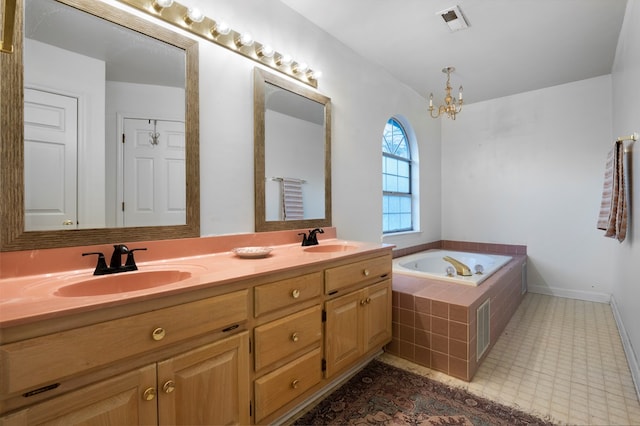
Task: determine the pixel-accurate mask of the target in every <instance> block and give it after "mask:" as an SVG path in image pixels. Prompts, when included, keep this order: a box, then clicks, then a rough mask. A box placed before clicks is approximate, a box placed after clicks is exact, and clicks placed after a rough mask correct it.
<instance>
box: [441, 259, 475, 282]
mask: <svg viewBox="0 0 640 426" xmlns="http://www.w3.org/2000/svg"><path fill="white" fill-rule="evenodd" d="M442 259H444V260H446V261H447V262H449V263H451V264H452V265H453V267H454V268H456V273H457V274H458V275H462V276H464V277H468V276H471V275H473V274H472V273H471V269H469V267H468V266H467V265H465V264H464V263H462V262H460V261H458V260H455V259H454V258H453V257H450V256H445V257H443V258H442Z"/></svg>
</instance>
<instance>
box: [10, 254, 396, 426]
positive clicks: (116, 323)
mask: <svg viewBox="0 0 640 426" xmlns="http://www.w3.org/2000/svg"><path fill="white" fill-rule="evenodd" d="M390 276H391V255H390V253H389V252H388V251H385V254H384V255H381V253H380V251H377V252H376V253H375V254H364V253H362V254H358V255H356V256H348V257H344V258H337V259H334V258H328V259H326V260H319V261H314V262H311V263H310V264H309V265H308V266H301V267H298V268H293V269H292V268H283V270H282V271H275V272H273V274H265V275H263V276H258V277H254V278H251V279H248V278H247V279H238V280H236V281H234V282H230V283H229V287H228V288H229V289H232V290H228V292H226V293H225V290H220V287H218V288H217V289H215V290H211V291H209V290H202V289H200V290H195V291H194V292H193V293H192V294H184V295H182V294H180V295H175V297H176V299H175V300H174V299H173V298H172V299H170V300H169V299H164V300H162V301H160V302H158V303H157V304H156V303H152V302H151V303H149V304H147V302H148V301H144V302H141V303H140V304H139V305H136V306H134V307H124V309H125V311H123V312H121V311H120V310H117V311H112V312H110V313H109V314H108V315H106V314H105V315H102V314H100V315H91V314H87V315H85V314H79V315H78V316H75V317H74V318H73V321H71V322H69V323H68V322H67V321H68V319H67V318H63V320H62V321H60V322H58V323H56V325H55V327H54V328H51V327H49V328H47V329H46V330H47V331H46V332H45V331H44V330H40V332H38V331H37V327H38V326H39V325H40V324H38V323H36V324H33V327H32V328H31V329H30V330H28V331H26V332H24V333H25V334H21V333H23V330H21V329H18V331H17V332H16V331H15V330H14V336H16V337H14V338H13V339H11V340H8V341H6V342H7V343H5V344H3V345H0V366H2V367H1V368H0V426H27V425H32V424H57V425H65V426H66V425H80V424H82V425H101V426H103V425H111V424H118V425H120V424H127V425H129V424H131V425H135V424H141V425H158V424H159V425H211V424H225V425H233V424H250V423H258V424H264V423H272V422H279V421H281V420H286V419H283V416H287V415H289V414H293V413H292V412H291V411H290V410H295V409H297V408H298V407H299V405H300V404H301V403H303V401H305V400H307V399H312V398H313V397H315V396H317V395H319V393H320V392H322V391H323V389H325V388H326V387H327V386H328V385H332V384H334V383H336V382H338V381H340V380H342V379H343V378H344V377H345V376H344V374H343V373H346V372H347V371H349V369H351V368H353V367H355V366H357V365H358V364H362V363H363V362H364V361H365V360H366V359H368V358H369V357H372V356H373V355H375V354H376V353H377V351H379V350H380V349H381V348H382V346H384V345H385V344H386V343H387V342H389V341H390V339H391V280H390ZM225 285H226V284H225ZM172 297H174V296H172ZM178 300H179V301H178ZM251 307H253V313H250V312H249V309H250V308H251ZM113 312H115V313H113ZM41 324H43V323H41ZM21 337H22V338H21Z"/></svg>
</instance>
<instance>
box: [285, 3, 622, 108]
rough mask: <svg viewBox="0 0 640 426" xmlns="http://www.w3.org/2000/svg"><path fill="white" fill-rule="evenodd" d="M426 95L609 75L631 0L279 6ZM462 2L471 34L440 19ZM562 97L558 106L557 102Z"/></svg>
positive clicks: (483, 94) (497, 92)
mask: <svg viewBox="0 0 640 426" xmlns="http://www.w3.org/2000/svg"><path fill="white" fill-rule="evenodd" d="M281 1H282V2H283V3H285V4H286V5H288V6H289V7H290V8H292V9H294V10H296V11H297V12H298V13H300V14H301V15H303V16H304V17H306V18H307V19H308V20H310V21H311V22H313V23H315V24H316V25H317V26H319V27H321V28H322V29H324V30H325V31H327V32H328V33H330V34H331V35H333V36H334V37H335V38H337V39H338V40H340V41H342V42H343V43H344V44H345V45H347V46H349V47H350V48H351V49H353V50H354V51H355V52H357V53H358V54H360V55H361V56H363V57H364V58H366V59H368V60H369V61H371V62H374V63H377V64H379V65H380V66H382V67H383V68H385V69H387V70H388V71H389V73H391V74H392V75H393V76H395V77H396V78H397V79H398V80H400V81H402V82H404V83H405V84H407V85H408V86H410V87H411V88H413V89H414V90H416V91H417V92H418V93H420V94H421V95H423V96H425V97H427V96H428V95H429V92H433V93H434V97H435V98H440V97H442V96H444V95H443V92H444V84H445V80H446V75H445V74H443V73H442V68H444V67H446V66H454V67H455V68H456V72H455V73H454V74H452V77H451V85H452V86H453V88H454V94H457V88H458V86H459V85H463V86H464V97H465V102H466V103H472V102H478V101H482V100H486V99H493V98H497V97H502V96H507V95H511V94H515V93H520V92H525V91H529V90H535V89H540V88H544V87H550V86H554V85H558V84H564V83H568V82H571V81H578V80H582V79H586V78H591V77H596V76H600V75H605V74H609V73H610V72H611V68H612V66H613V60H614V56H615V51H616V45H617V41H618V35H619V33H620V28H621V26H622V21H623V17H624V12H625V8H626V3H627V1H626V0H322V1H321V2H318V0H281ZM455 5H458V6H459V7H460V9H461V10H462V13H463V14H464V16H465V17H466V19H467V21H468V23H469V28H468V29H465V30H461V31H457V32H451V31H450V30H449V27H448V26H447V25H446V24H445V22H444V20H443V19H442V17H441V16H440V15H437V14H436V13H437V12H439V11H441V10H443V9H446V8H448V7H451V6H455ZM559 101H561V100H559Z"/></svg>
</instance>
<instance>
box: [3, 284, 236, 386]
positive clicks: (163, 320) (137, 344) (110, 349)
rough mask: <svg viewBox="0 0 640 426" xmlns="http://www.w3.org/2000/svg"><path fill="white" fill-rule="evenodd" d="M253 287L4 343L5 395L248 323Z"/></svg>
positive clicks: (48, 383)
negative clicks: (244, 322)
mask: <svg viewBox="0 0 640 426" xmlns="http://www.w3.org/2000/svg"><path fill="white" fill-rule="evenodd" d="M247 311H248V307H247V291H246V290H242V291H236V292H233V293H228V294H224V295H222V296H216V297H210V298H206V299H203V300H198V301H195V302H191V303H185V304H182V305H177V306H172V307H169V308H165V309H159V310H156V311H152V312H147V313H143V314H139V315H133V316H129V317H124V318H119V319H115V320H112V321H106V322H102V323H98V324H91V325H87V326H85V327H80V328H74V329H71V330H65V331H62V332H59V333H55V334H49V335H45V336H41V337H36V338H33V339H28V340H23V341H20V342H16V343H10V344H7V345H2V346H0V363H1V365H3V366H4V367H3V368H4V372H3V377H2V381H0V394H2V395H5V394H12V393H16V392H27V391H31V390H34V389H37V388H39V387H41V386H47V385H50V384H52V383H55V382H56V381H59V380H61V379H64V378H65V377H69V376H72V375H74V374H78V373H82V372H84V371H88V370H91V369H96V368H98V367H103V366H106V365H108V364H111V363H113V362H115V361H118V360H121V359H125V358H127V357H131V356H134V355H138V354H142V353H145V352H151V351H157V350H160V349H163V348H166V347H168V346H170V345H172V344H175V343H177V342H180V341H184V340H186V339H189V338H193V337H196V336H199V335H203V334H205V333H207V332H212V331H215V330H218V329H220V328H222V327H225V326H229V325H232V324H237V323H240V322H242V321H246V319H247V316H248V313H247Z"/></svg>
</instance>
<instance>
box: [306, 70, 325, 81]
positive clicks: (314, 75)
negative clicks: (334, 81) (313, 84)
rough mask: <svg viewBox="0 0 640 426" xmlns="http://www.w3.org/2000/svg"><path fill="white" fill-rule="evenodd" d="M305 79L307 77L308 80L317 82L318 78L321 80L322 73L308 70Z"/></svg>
mask: <svg viewBox="0 0 640 426" xmlns="http://www.w3.org/2000/svg"><path fill="white" fill-rule="evenodd" d="M307 77H309V79H311V80H319V79H320V78H322V71H320V70H309V71H308V72H307Z"/></svg>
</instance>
